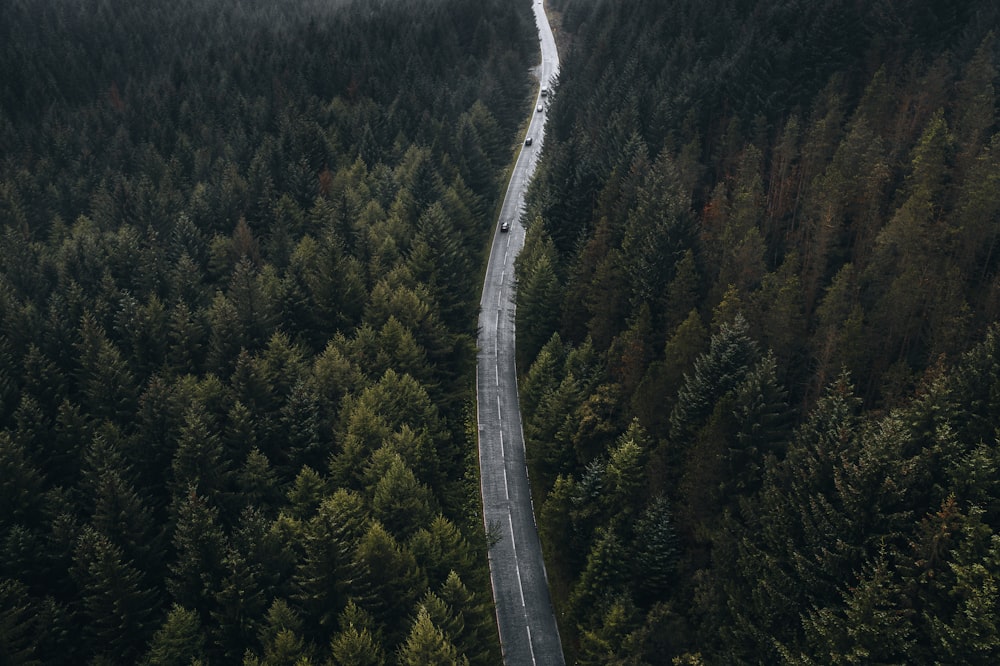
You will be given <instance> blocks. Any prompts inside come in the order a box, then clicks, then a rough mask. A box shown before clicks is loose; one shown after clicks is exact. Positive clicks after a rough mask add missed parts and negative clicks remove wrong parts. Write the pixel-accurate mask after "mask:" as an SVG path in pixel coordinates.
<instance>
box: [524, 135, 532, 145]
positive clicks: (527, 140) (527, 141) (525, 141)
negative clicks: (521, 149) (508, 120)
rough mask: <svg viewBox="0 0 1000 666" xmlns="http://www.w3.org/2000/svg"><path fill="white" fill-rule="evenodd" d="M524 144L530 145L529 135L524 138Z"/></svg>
mask: <svg viewBox="0 0 1000 666" xmlns="http://www.w3.org/2000/svg"><path fill="white" fill-rule="evenodd" d="M524 145H526V146H530V145H531V137H530V136H529V137H528V138H527V139H525V140H524Z"/></svg>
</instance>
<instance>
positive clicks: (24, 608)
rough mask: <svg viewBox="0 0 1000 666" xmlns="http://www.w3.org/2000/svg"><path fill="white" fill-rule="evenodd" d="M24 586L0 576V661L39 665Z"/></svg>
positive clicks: (33, 614) (34, 626)
mask: <svg viewBox="0 0 1000 666" xmlns="http://www.w3.org/2000/svg"><path fill="white" fill-rule="evenodd" d="M38 620H39V618H38V617H37V614H36V612H35V610H34V609H33V608H32V603H31V600H30V596H29V593H28V588H27V586H25V585H24V584H23V583H21V582H19V581H16V580H11V579H9V578H2V579H0V662H2V663H4V664H11V665H12V666H14V665H17V666H41V664H42V661H41V660H40V659H39V658H38V656H37V655H38V648H37V640H38V636H39V632H40V630H44V627H39V626H38V624H37V623H38Z"/></svg>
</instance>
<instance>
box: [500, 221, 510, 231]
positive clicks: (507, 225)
mask: <svg viewBox="0 0 1000 666" xmlns="http://www.w3.org/2000/svg"><path fill="white" fill-rule="evenodd" d="M500 231H510V222H507V221H506V220H504V221H503V222H501V223H500Z"/></svg>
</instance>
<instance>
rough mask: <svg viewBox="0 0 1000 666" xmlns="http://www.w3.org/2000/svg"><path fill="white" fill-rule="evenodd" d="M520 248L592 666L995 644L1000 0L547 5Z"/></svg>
mask: <svg viewBox="0 0 1000 666" xmlns="http://www.w3.org/2000/svg"><path fill="white" fill-rule="evenodd" d="M551 4H552V6H553V7H554V8H555V10H557V12H558V19H559V20H558V39H560V40H561V44H562V45H563V47H564V50H563V51H562V52H561V58H562V69H561V74H560V80H559V81H558V82H557V85H556V86H555V88H554V92H553V95H552V99H551V101H550V109H549V124H548V129H547V132H548V135H547V137H546V141H545V149H544V155H543V158H542V160H541V161H540V164H539V169H538V172H537V176H536V180H535V182H534V183H533V184H532V188H531V191H530V193H529V200H528V204H527V212H526V216H525V222H526V224H527V225H528V237H527V240H526V245H525V250H524V252H523V253H522V255H521V257H520V258H519V261H518V295H517V298H518V310H517V331H518V358H519V367H520V369H521V387H520V388H521V397H522V402H523V409H524V431H525V437H526V442H527V447H528V456H529V459H530V469H531V478H532V483H533V487H534V493H535V506H536V507H537V508H538V511H539V528H540V531H541V536H542V541H543V546H544V548H545V552H546V558H547V563H548V567H549V575H550V579H551V582H552V584H553V593H554V598H555V602H556V607H557V611H558V614H559V617H560V622H561V625H560V628H561V631H562V635H563V639H564V643H565V646H566V650H567V661H568V662H570V663H572V662H574V661H576V662H577V663H581V664H671V663H673V664H726V665H732V664H779V663H785V664H825V663H837V664H845V663H884V664H890V663H891V664H903V663H906V664H924V663H952V664H957V663H963V664H987V663H995V662H997V661H998V659H1000V481H998V479H1000V475H998V469H1000V447H998V439H997V430H996V426H997V424H998V423H1000V403H998V400H997V396H998V395H1000V329H998V328H996V321H997V319H998V318H1000V248H998V247H997V242H998V234H1000V133H998V130H1000V126H998V124H997V96H996V89H995V87H996V85H997V83H998V78H997V64H998V56H1000V46H998V41H997V35H995V34H994V33H993V32H992V31H991V29H992V28H994V27H995V26H997V25H1000V6H998V5H997V4H996V3H995V2H990V1H987V0H970V1H969V2H961V3H955V2H941V1H939V0H914V1H913V2H907V3H896V2H891V1H889V0H870V1H867V2H850V1H847V0H822V1H813V0H709V1H705V0H678V1H676V2H665V1H661V0H636V1H635V2H629V3H621V2H615V1H613V0H552V3H551Z"/></svg>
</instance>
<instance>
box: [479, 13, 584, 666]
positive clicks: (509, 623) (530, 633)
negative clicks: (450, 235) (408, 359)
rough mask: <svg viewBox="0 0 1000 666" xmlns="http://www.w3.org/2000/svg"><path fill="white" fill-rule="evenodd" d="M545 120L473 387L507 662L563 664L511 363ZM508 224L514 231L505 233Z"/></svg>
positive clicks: (495, 275)
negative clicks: (520, 264) (527, 208)
mask: <svg viewBox="0 0 1000 666" xmlns="http://www.w3.org/2000/svg"><path fill="white" fill-rule="evenodd" d="M533 9H534V12H535V20H536V22H537V24H538V33H539V38H540V39H539V46H540V47H541V52H542V62H541V67H540V68H539V78H540V86H548V84H549V81H550V79H551V78H552V77H553V76H554V75H555V74H556V73H557V72H558V69H559V57H558V55H557V53H556V45H555V40H554V39H553V36H552V30H551V29H550V27H549V22H548V19H547V18H546V16H545V11H544V8H543V7H542V2H541V0H536V1H535V3H534V5H533ZM545 101H546V100H545V98H543V97H542V96H541V91H540V90H539V94H538V99H537V100H536V102H535V106H538V105H539V104H542V105H543V107H544V103H545ZM545 116H546V113H545V111H541V112H536V111H535V110H534V107H533V108H532V119H531V123H530V124H529V126H528V131H527V134H526V137H525V138H527V137H531V139H532V142H531V145H530V146H525V145H522V148H521V152H520V154H519V155H518V158H517V163H516V164H515V167H514V172H513V174H512V175H511V179H510V183H509V185H508V187H507V194H506V196H505V197H504V202H503V207H502V209H501V212H500V219H499V221H498V224H497V231H496V232H495V235H494V238H493V247H492V250H491V252H490V259H489V264H488V265H487V269H486V281H485V283H484V285H483V297H482V300H481V301H480V311H479V354H478V363H477V371H476V387H477V400H478V420H479V466H480V476H481V483H482V494H483V519H484V522H485V524H486V528H487V530H488V531H489V533H490V535H491V537H493V538H494V540H495V543H494V545H493V546H492V547H491V548H490V578H491V581H492V584H493V598H494V601H495V603H496V610H497V625H498V628H499V631H500V645H501V648H502V649H503V654H504V663H505V664H506V666H522V665H531V666H541V665H543V664H544V665H548V664H556V665H562V664H565V659H564V658H563V653H562V645H561V644H560V641H559V629H558V626H557V625H556V618H555V614H554V612H553V609H552V603H551V600H550V597H549V587H548V580H547V578H546V575H545V563H544V562H543V560H542V549H541V544H540V543H539V541H538V530H537V528H536V526H535V518H534V509H533V506H532V502H531V489H530V486H529V485H528V469H527V465H526V463H525V453H524V435H523V433H522V431H521V411H520V408H519V406H518V396H517V376H516V370H515V367H514V258H515V257H516V256H517V254H518V252H520V251H521V247H522V246H523V245H524V229H523V228H522V227H521V224H520V214H521V210H522V207H523V203H524V194H525V191H526V190H527V186H528V182H529V181H530V180H531V175H532V173H533V172H534V170H535V161H536V159H537V156H538V153H539V151H541V149H542V143H543V140H544V128H545ZM505 223H506V224H507V225H508V226H509V229H510V230H509V231H508V232H501V231H500V228H501V225H503V224H505Z"/></svg>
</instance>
